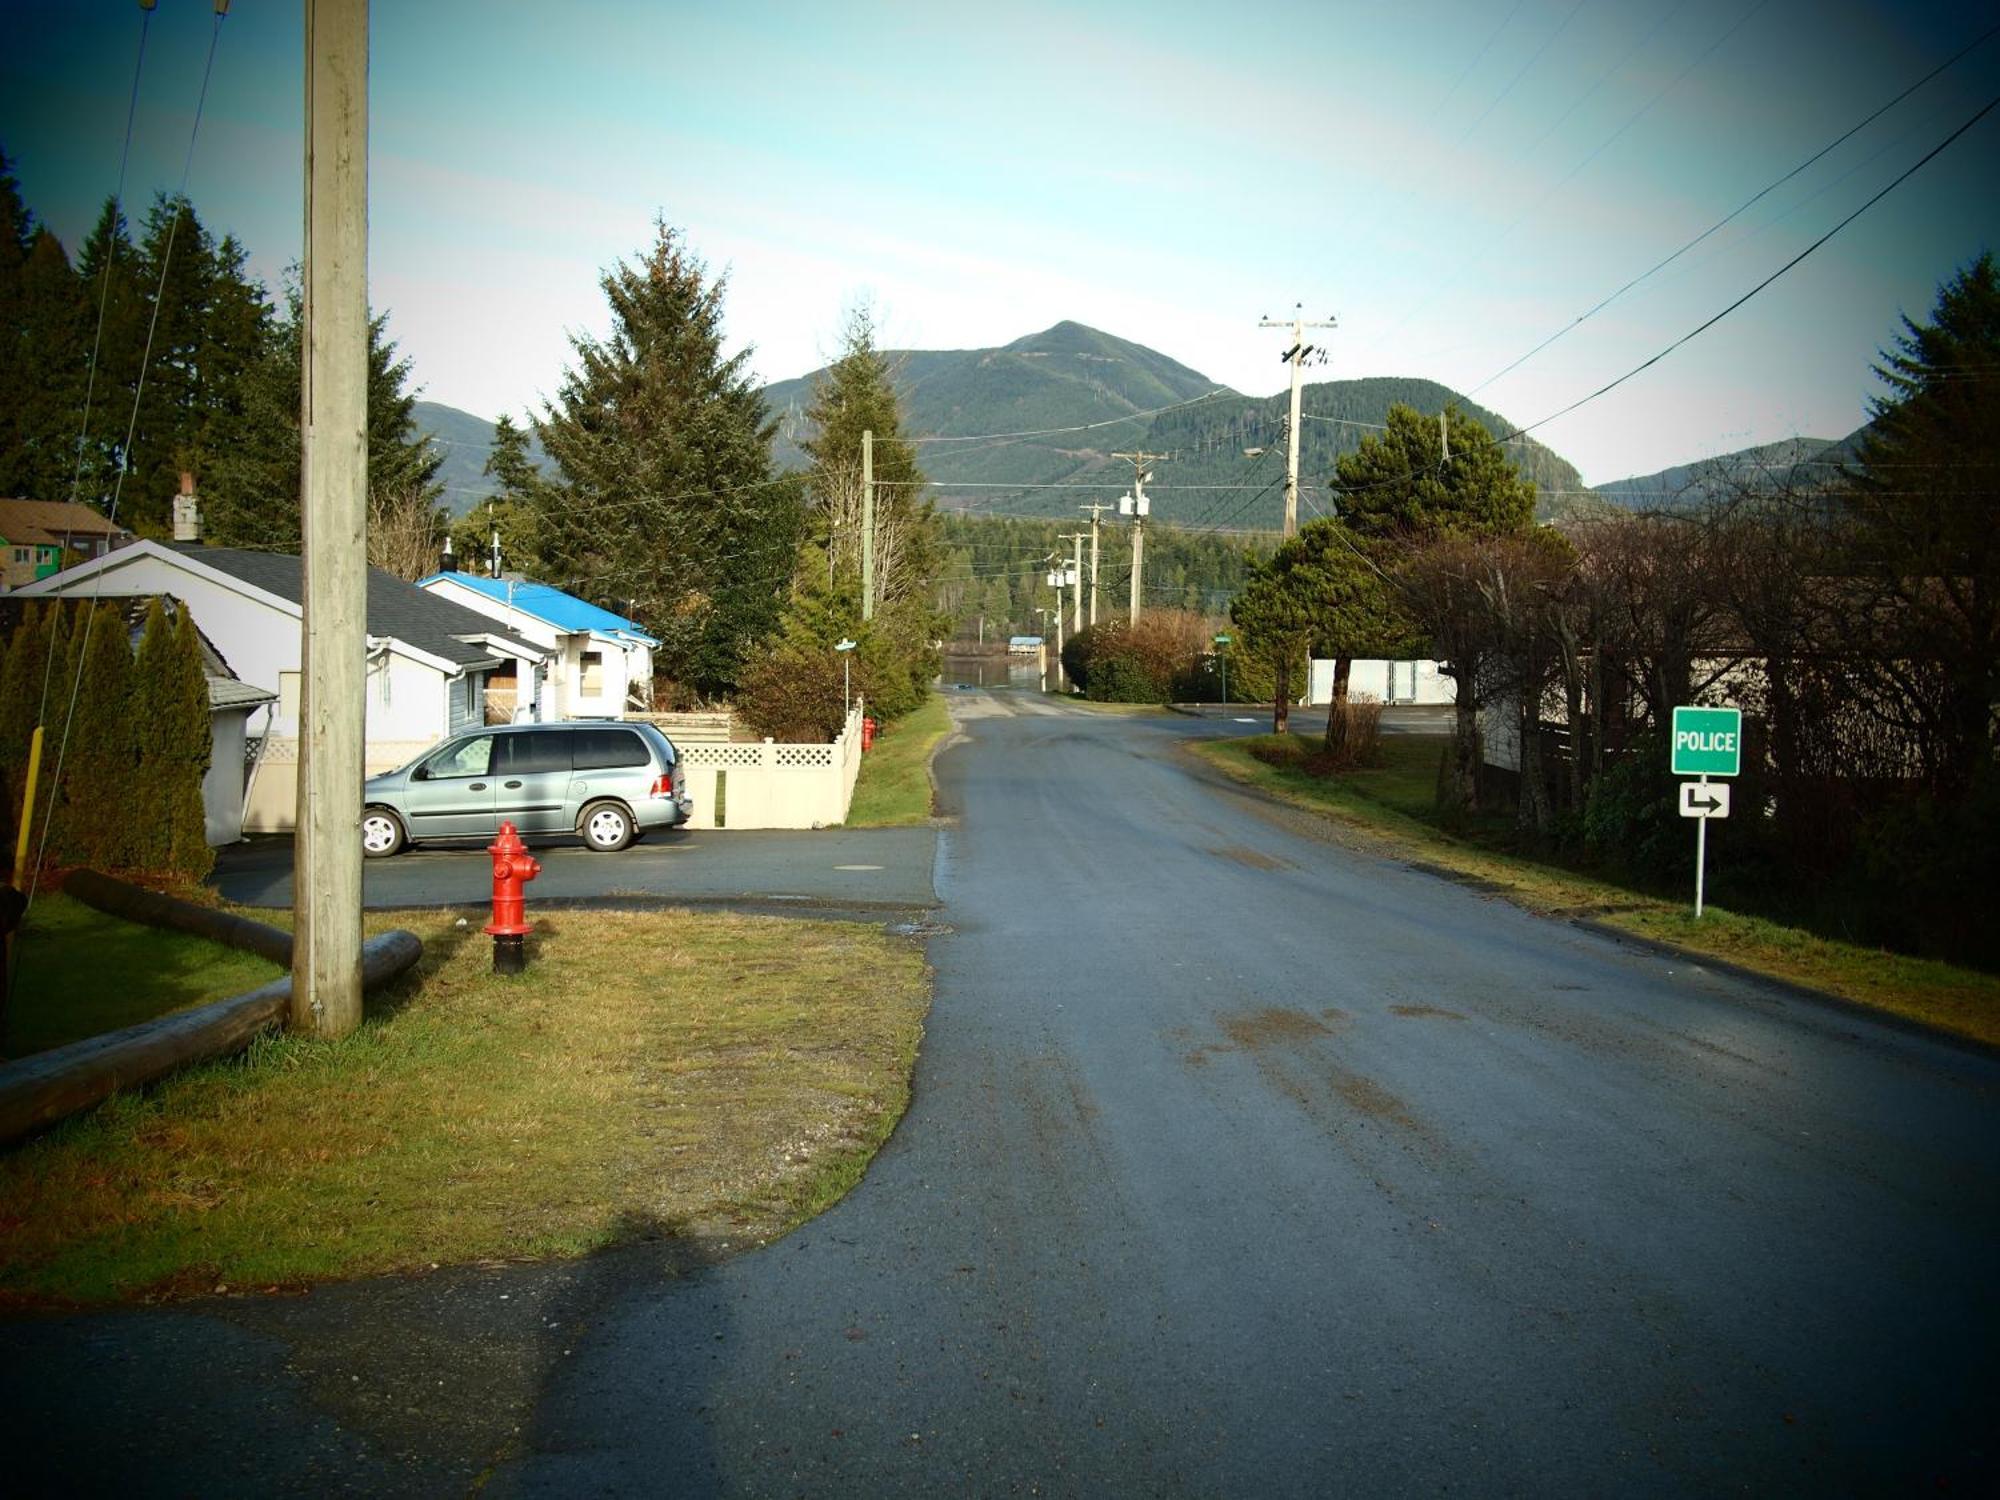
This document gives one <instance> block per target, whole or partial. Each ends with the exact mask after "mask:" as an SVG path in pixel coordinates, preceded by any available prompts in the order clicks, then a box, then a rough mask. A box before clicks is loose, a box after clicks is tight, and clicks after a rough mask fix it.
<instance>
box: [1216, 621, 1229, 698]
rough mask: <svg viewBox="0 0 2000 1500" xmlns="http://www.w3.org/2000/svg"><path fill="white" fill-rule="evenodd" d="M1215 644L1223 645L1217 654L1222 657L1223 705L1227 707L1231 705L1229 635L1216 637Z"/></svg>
mask: <svg viewBox="0 0 2000 1500" xmlns="http://www.w3.org/2000/svg"><path fill="white" fill-rule="evenodd" d="M1215 644H1216V645H1218V646H1220V647H1222V650H1220V651H1218V652H1217V653H1216V655H1218V656H1220V657H1221V658H1222V706H1223V707H1224V708H1227V707H1229V637H1228V636H1226V635H1219V636H1217V637H1216V638H1215Z"/></svg>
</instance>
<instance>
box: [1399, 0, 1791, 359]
mask: <svg viewBox="0 0 2000 1500" xmlns="http://www.w3.org/2000/svg"><path fill="white" fill-rule="evenodd" d="M1767 3H1769V0H1751V3H1750V6H1749V8H1748V9H1747V10H1745V11H1744V12H1743V14H1742V15H1741V16H1739V17H1737V19H1736V21H1735V23H1734V24H1733V25H1731V26H1730V27H1729V28H1728V29H1727V30H1726V31H1724V32H1723V33H1722V34H1721V35H1720V36H1718V37H1717V38H1716V39H1715V40H1714V41H1712V42H1710V43H1709V44H1708V46H1706V47H1705V48H1703V49H1702V51H1701V52H1700V53H1699V54H1698V55H1697V56H1696V57H1695V58H1694V60H1693V61H1692V62H1690V63H1688V65H1687V66H1686V67H1684V68H1682V69H1681V71H1680V72H1679V73H1677V74H1676V75H1675V76H1674V79H1673V81H1672V82H1671V83H1668V84H1667V85H1666V86H1665V87H1663V88H1661V89H1660V90H1659V91H1658V92H1657V93H1655V94H1654V95H1653V97H1652V98H1650V99H1648V100H1647V101H1646V102H1645V103H1644V104H1642V105H1640V106H1639V107H1638V109H1636V110H1634V111H1633V112H1632V113H1631V114H1630V115H1628V116H1626V118H1625V121H1624V123H1623V124H1621V125H1620V126H1619V127H1618V128H1617V129H1616V130H1614V131H1612V132H1611V134H1609V135H1607V136H1606V137H1605V138H1604V139H1603V140H1601V141H1599V142H1598V143H1597V145H1596V146H1594V147H1592V148H1591V150H1590V152H1589V153H1588V154H1587V155H1586V156H1585V157H1584V158H1583V160H1581V161H1579V162H1578V163H1577V164H1576V165H1575V166H1573V167H1571V168H1570V169H1569V171H1568V172H1567V173H1565V174H1564V175H1563V178H1562V180H1561V181H1559V182H1556V183H1553V184H1551V185H1550V186H1549V187H1548V189H1547V190H1546V191H1544V192H1543V194H1542V196H1541V197H1540V198H1538V199H1536V200H1535V202H1534V203H1533V204H1531V205H1530V206H1529V207H1528V208H1526V209H1524V210H1522V211H1521V213H1520V214H1518V215H1516V216H1515V219H1514V221H1513V222H1512V223H1511V224H1509V225H1508V226H1507V227H1506V228H1505V229H1503V230H1501V231H1500V232H1499V233H1498V234H1497V235H1492V236H1490V237H1488V238H1487V239H1486V240H1485V242H1484V244H1483V245H1482V247H1481V249H1480V253H1479V254H1478V255H1476V256H1474V257H1472V258H1471V259H1470V260H1467V261H1465V262H1463V263H1462V264H1460V265H1459V268H1458V270H1459V274H1458V276H1457V278H1456V280H1457V281H1458V282H1461V283H1462V282H1463V281H1464V280H1465V273H1466V272H1468V271H1469V270H1470V269H1471V268H1472V267H1473V266H1475V265H1481V264H1484V263H1485V262H1486V261H1487V260H1490V259H1491V258H1492V256H1493V254H1494V252H1495V251H1496V250H1498V249H1499V247H1500V246H1501V245H1502V244H1504V243H1505V242H1506V240H1507V238H1508V236H1510V235H1511V234H1513V232H1514V231H1515V230H1517V229H1519V228H1520V227H1521V225H1522V224H1524V223H1526V222H1527V221H1528V219H1529V218H1531V217H1532V216H1533V215H1535V214H1536V213H1538V212H1540V210H1541V207H1542V205H1543V204H1545V203H1547V202H1548V201H1549V199H1550V198H1551V197H1553V196H1554V195H1555V194H1556V193H1558V192H1560V191H1561V190H1562V189H1563V188H1564V187H1566V186H1567V185H1568V184H1569V183H1570V181H1571V180H1572V179H1573V178H1575V176H1576V175H1577V174H1578V173H1579V172H1581V171H1582V170H1583V169H1584V168H1585V167H1587V166H1589V165H1590V164H1591V163H1592V162H1594V161H1596V160H1597V158H1598V157H1600V156H1602V155H1603V154H1604V153H1605V152H1606V151H1608V150H1609V149H1610V148H1611V147H1612V146H1613V145H1614V144H1615V143H1616V142H1617V141H1618V139H1619V138H1620V137H1621V136H1623V135H1624V134H1625V132H1626V131H1628V130H1630V129H1631V128H1632V127H1633V126H1634V125H1636V124H1638V123H1639V121H1640V120H1642V119H1644V118H1645V117H1646V116H1647V115H1648V114H1650V113H1651V112H1652V109H1653V106H1654V105H1656V104H1658V103H1659V102H1660V101H1661V100H1662V99H1664V98H1666V97H1667V95H1668V94H1670V93H1672V92H1673V91H1674V90H1675V89H1677V88H1679V87H1680V86H1681V84H1682V83H1684V82H1685V81H1686V80H1687V78H1688V75H1689V74H1691V73H1693V72H1694V70H1695V69H1696V68H1698V67H1700V66H1701V65H1702V64H1703V63H1705V62H1707V61H1708V59H1709V58H1710V57H1711V56H1713V55H1714V53H1715V51H1716V49H1717V48H1719V47H1721V45H1722V44H1723V43H1724V42H1726V41H1728V40H1729V39H1730V38H1731V37H1732V36H1734V35H1736V33H1737V32H1738V31H1740V30H1742V29H1743V27H1744V26H1745V25H1746V24H1747V23H1748V22H1749V20H1750V18H1751V17H1752V16H1754V15H1756V14H1757V12H1758V11H1760V10H1762V9H1763V8H1764V6H1765V5H1766V4H1767ZM1437 300H1438V294H1437V293H1433V294H1432V295H1431V297H1429V298H1428V299H1427V300H1426V301H1423V302H1420V303H1418V304H1417V305H1416V306H1415V307H1413V308H1412V309H1411V310H1410V311H1409V312H1407V313H1405V314H1403V316H1402V317H1400V318H1398V319H1397V320H1396V322H1395V323H1394V324H1392V325H1391V326H1390V328H1389V330H1388V332H1390V333H1394V332H1395V331H1396V330H1397V329H1399V328H1401V327H1403V325H1404V324H1406V323H1408V322H1409V321H1410V319H1412V318H1414V317H1416V316H1417V315H1418V314H1420V313H1423V312H1426V311H1428V310H1429V309H1430V308H1432V307H1433V306H1435V305H1436V303H1437Z"/></svg>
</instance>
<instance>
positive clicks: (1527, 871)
mask: <svg viewBox="0 0 2000 1500" xmlns="http://www.w3.org/2000/svg"><path fill="white" fill-rule="evenodd" d="M1280 743H1282V742H1281V741H1280V740H1279V739H1277V738H1276V737H1274V736H1271V735H1259V736H1255V737H1252V738H1249V739H1241V740H1211V741H1208V742H1205V743H1200V744H1196V745H1193V746H1191V747H1190V748H1191V749H1192V750H1193V751H1194V753H1195V754H1197V755H1199V756H1201V757H1202V758H1203V759H1205V760H1207V761H1209V762H1211V763H1212V764H1214V765H1215V766H1217V767H1219V768H1220V769H1221V770H1223V771H1225V772H1227V773H1228V774H1229V775H1231V776H1233V777H1235V778H1236V779H1237V780H1239V781H1243V782H1247V783H1249V784H1251V785H1254V786H1258V787H1261V788H1263V789H1265V790H1266V791H1269V792H1271V793H1273V794H1274V795H1276V796H1278V797H1280V798H1281V799H1283V800H1284V801H1287V802H1290V803H1292V804H1294V805H1295V806H1300V807H1305V808H1310V809H1312V810H1314V811H1317V812H1321V813H1325V814H1328V815H1329V816H1331V817H1333V818H1334V819H1336V820H1337V821H1339V822H1341V823H1344V824H1346V825H1347V826H1349V827H1350V828H1353V829H1355V830H1357V831H1358V832H1359V833H1361V834H1362V835H1363V836H1364V837H1367V838H1370V839H1373V840H1375V841H1378V842H1380V843H1383V844H1386V845H1388V846H1389V848H1390V852H1392V853H1394V854H1396V855H1399V856H1403V857H1408V858H1414V859H1417V860H1421V861H1423V862H1425V863H1428V864H1432V865H1436V866H1438V867H1440V868H1442V869H1445V870H1449V871H1452V872H1453V873H1455V874H1458V875H1462V876H1467V877H1470V878H1472V879H1475V880H1479V881H1481V882H1483V883H1486V884H1487V887H1488V888H1490V889H1492V890H1493V892H1494V893H1495V894H1497V895H1501V896H1504V897H1505V898H1506V899H1507V900H1510V901H1513V902H1514V903H1516V904H1517V905H1520V906H1524V907H1527V908H1528V909H1530V910H1533V911H1538V912H1541V913H1543V914H1545V915H1549V916H1556V917H1575V916H1590V917H1594V918H1596V919H1597V920H1599V921H1602V922H1605V923H1607V924H1609V925H1611V926H1614V927H1619V928H1622V929H1624V930H1626V931H1628V932H1632V933H1635V934H1637V935H1640V936H1643V937H1650V938H1656V939H1659V940H1662V941H1666V942H1671V943H1675V944H1677V945H1679V946H1681V947H1683V948H1687V949H1689V950H1691V951H1694V952H1697V953H1705V954H1708V955H1710V956H1711V957H1714V958H1719V959H1724V960H1726V961H1728V962H1730V963H1735V964H1740V965H1742V966H1743V967H1745V968H1748V969H1753V970H1755V971H1757V972H1759V973H1763V974H1769V975H1771V976H1773V977H1775V978H1779V979H1788V980H1791V981H1793V982H1795V983H1798V984H1803V985H1808V986H1810V987H1812V988H1814V989H1818V990H1823V991H1826V992H1827V993H1829V994H1834V995H1839V996H1841V997H1842V998H1844V999H1848V1000H1853V1001H1857V1002H1859V1003H1861V1004H1864V1005H1869V1006H1872V1007H1874V1008H1876V1009H1879V1010H1884V1011H1889V1012H1892V1013H1894V1014H1896V1015H1899V1016H1903V1017H1906V1018H1908V1019H1911V1020H1915V1021H1921V1022H1923V1023H1924V1024H1926V1025H1930V1026H1935V1027H1938V1028H1940V1029H1942V1030H1945V1031H1952V1032H1956V1033H1958V1034H1959V1035H1961V1036H1967V1037H1972V1038H1975V1039H1977V1040H1979V1041H1983V1042H1989V1043H1993V1044H1996V1045H2000V976H1995V975H1991V974H1982V973H1979V972H1978V971H1976V970H1972V969H1961V968H1956V967H1953V966H1952V965H1950V964H1944V963H1938V962H1935V961H1933V960H1929V959H1917V958H1907V957H1904V956H1902V955H1900V954H1895V953H1888V952H1884V951H1883V950H1881V949H1878V948H1864V947H1860V946H1858V945H1856V944H1852V943H1842V942H1837V941H1834V940H1832V939H1829V938H1821V937H1817V936H1814V935H1813V934H1810V933H1806V932H1802V931H1800V930H1799V929H1797V928H1793V927H1786V926H1782V925H1780V924H1779V923H1776V922H1770V921H1766V920H1764V919H1762V918H1759V917H1747V916H1741V915H1738V914H1736V913H1733V912H1729V911H1725V910H1722V909H1720V908H1717V907H1714V906H1710V907H1708V908H1707V910H1706V911H1705V912H1704V914H1703V916H1702V918H1701V920H1700V921H1699V922H1697V921H1696V920H1695V918H1694V912H1693V909H1692V896H1693V893H1692V892H1690V893H1689V899H1688V900H1686V901H1680V900H1673V901H1669V900H1664V899H1662V898H1660V897H1658V896H1653V895H1647V894H1643V893H1639V892H1634V891H1632V890H1629V889H1626V888H1624V887H1622V886H1617V885H1613V884H1611V883H1609V882H1607V881H1603V880H1599V879H1596V878H1594V877H1592V876H1588V875H1582V874H1578V873H1576V872H1575V871H1571V870H1567V869H1564V868H1562V867H1560V866H1557V865H1552V864H1544V863H1541V862H1539V861H1536V860H1533V859H1529V858H1526V857H1523V856H1520V855H1516V854H1511V853H1507V852H1504V851H1501V850H1499V849H1494V848H1488V847H1483V846H1482V843H1481V837H1482V834H1486V835H1490V836H1493V837H1496V838H1497V837H1498V834H1499V831H1500V830H1502V829H1504V828H1505V827H1507V826H1509V824H1510V822H1511V820H1510V819H1508V818H1507V817H1505V816H1500V817H1497V818H1494V819H1490V820H1488V821H1487V823H1486V824H1485V825H1484V826H1482V825H1481V824H1480V823H1478V822H1475V823H1474V825H1473V827H1472V828H1471V829H1469V830H1468V832H1467V836H1465V837H1457V836H1454V835H1452V834H1448V833H1445V832H1444V831H1442V830H1441V829H1439V828H1437V827H1434V826H1433V825H1432V824H1431V823H1430V822H1429V821H1428V820H1429V819H1430V817H1431V816H1432V813H1433V809H1434V806H1435V791H1436V786H1437V767H1438V757H1439V755H1440V754H1441V753H1442V746H1443V744H1444V741H1443V740H1441V739H1439V738H1436V737H1433V736H1418V735H1411V736H1392V737H1387V738H1385V739H1384V740H1383V742H1382V745H1383V760H1384V763H1383V765H1381V766H1380V767H1378V768H1375V769H1371V770H1367V771H1360V772H1355V773H1353V774H1351V775H1348V776H1343V777H1339V778H1333V779H1327V778H1322V777H1318V776H1314V775H1312V774H1311V773H1309V772H1307V771H1305V770H1304V769H1302V768H1300V767H1297V766H1279V765H1271V764H1268V763H1267V762H1265V761H1262V760H1259V759H1258V758H1257V757H1256V756H1255V755H1254V754H1253V753H1252V751H1253V749H1255V748H1259V747H1270V746H1274V745H1278V744H1280ZM1293 743H1294V744H1296V743H1297V742H1296V739H1294V740H1293Z"/></svg>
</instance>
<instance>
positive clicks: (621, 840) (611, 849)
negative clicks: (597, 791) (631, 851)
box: [577, 802, 635, 854]
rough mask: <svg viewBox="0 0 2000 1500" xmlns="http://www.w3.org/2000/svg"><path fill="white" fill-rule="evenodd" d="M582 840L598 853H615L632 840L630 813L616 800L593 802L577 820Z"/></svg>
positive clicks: (632, 831)
mask: <svg viewBox="0 0 2000 1500" xmlns="http://www.w3.org/2000/svg"><path fill="white" fill-rule="evenodd" d="M577 831H578V832H580V833H581V834H582V835H583V841H584V842H585V843H586V844H588V845H589V846H590V847H591V848H592V849H595V850H596V851H597V852H598V853H599V854H616V853H617V852H618V851H619V850H620V849H623V848H624V847H625V846H626V845H627V844H629V843H631V842H632V835H633V833H634V831H635V830H634V829H633V826H632V814H631V813H629V812H627V811H626V810H625V809H624V808H623V807H622V806H620V805H619V804H618V803H616V802H593V803H591V804H590V806H588V807H586V808H585V809H584V810H583V816H582V817H581V818H579V819H578V820H577Z"/></svg>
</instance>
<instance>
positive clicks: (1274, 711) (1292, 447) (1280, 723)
mask: <svg viewBox="0 0 2000 1500" xmlns="http://www.w3.org/2000/svg"><path fill="white" fill-rule="evenodd" d="M1301 306H1302V304H1298V303H1294V304H1293V307H1292V318H1291V321H1290V322H1289V323H1286V322H1284V321H1282V320H1276V319H1272V318H1264V319H1261V320H1260V321H1259V322H1258V324H1257V326H1258V327H1259V328H1290V329H1291V334H1292V346H1291V348H1289V349H1287V350H1286V351H1285V352H1284V354H1283V355H1282V356H1280V357H1281V358H1282V359H1283V360H1284V361H1285V363H1286V364H1288V365H1290V366H1291V367H1292V414H1291V418H1290V420H1288V421H1287V422H1286V423H1285V531H1284V534H1285V536H1286V538H1287V539H1289V538H1291V537H1295V536H1297V535H1298V534H1299V374H1300V372H1301V371H1302V370H1303V369H1304V368H1305V363H1306V356H1307V355H1309V354H1317V353H1320V351H1319V350H1317V349H1315V348H1313V347H1312V346H1311V345H1310V344H1308V343H1307V342H1306V330H1307V329H1308V328H1332V327H1334V326H1335V324H1334V321H1333V320H1332V319H1331V318H1329V319H1327V320H1326V321H1325V322H1324V323H1309V322H1307V321H1306V320H1305V318H1304V317H1303V316H1301V315H1300V311H1299V309H1300V307H1301ZM1321 357H1322V358H1324V357H1325V356H1324V355H1323V354H1322V355H1321ZM1306 673H1307V676H1308V678H1310V676H1311V674H1312V667H1311V666H1310V664H1308V666H1307V667H1306ZM1308 696H1310V695H1308ZM1291 708H1292V673H1291V663H1290V662H1288V661H1286V660H1284V659H1283V658H1282V657H1280V658H1279V661H1278V671H1277V683H1276V686H1275V688H1274V690H1273V692H1272V694H1271V732H1272V733H1273V734H1283V733H1284V732H1285V723H1286V721H1287V720H1288V719H1289V718H1290V717H1291Z"/></svg>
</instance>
